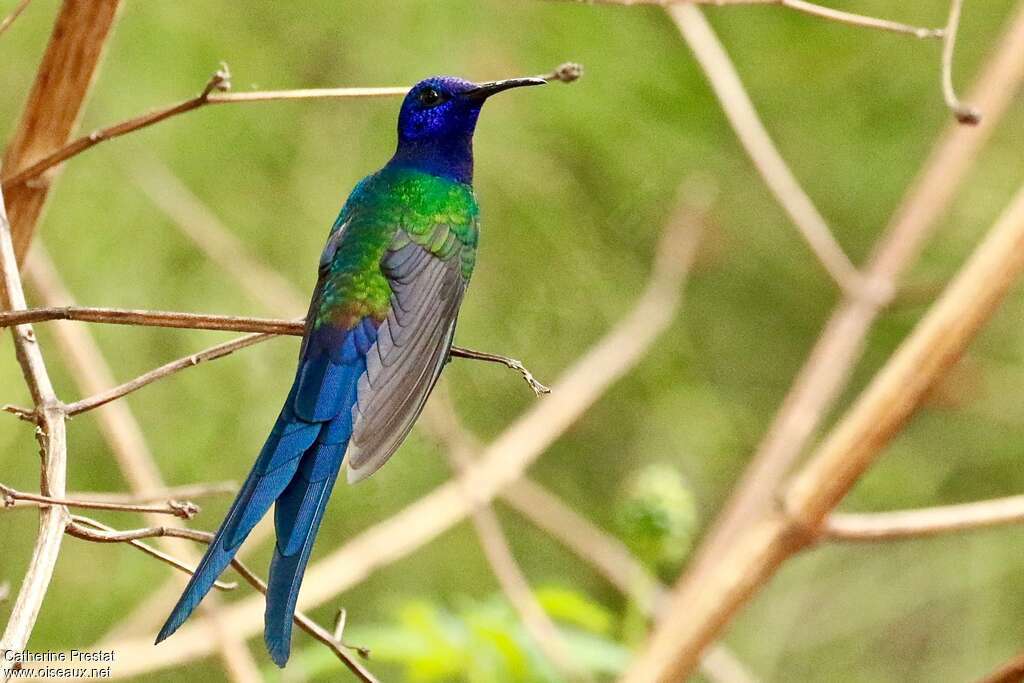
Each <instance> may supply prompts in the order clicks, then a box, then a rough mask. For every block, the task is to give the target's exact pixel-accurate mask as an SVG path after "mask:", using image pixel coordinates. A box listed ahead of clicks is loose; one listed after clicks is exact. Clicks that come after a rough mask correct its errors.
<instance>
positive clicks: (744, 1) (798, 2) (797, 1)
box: [577, 0, 943, 38]
mask: <svg viewBox="0 0 1024 683" xmlns="http://www.w3.org/2000/svg"><path fill="white" fill-rule="evenodd" d="M577 1H578V2H591V3H597V4H602V5H659V6H661V7H670V6H673V5H715V6H722V5H780V6H782V7H785V8H787V9H791V10H794V11H797V12H803V13H804V14H810V15H812V16H815V17H818V18H821V19H828V20H829V21H836V22H839V23H841V24H849V25H850V26H860V27H862V28H873V29H878V30H880V31H891V32H893V33H902V34H905V35H911V36H914V37H915V38H941V37H942V34H943V30H942V29H941V28H923V27H920V26H911V25H909V24H904V23H901V22H898V21H890V20H889V19H879V18H877V17H869V16H865V15H863V14H853V13H852V12H843V11H842V10H837V9H832V8H831V7H823V6H822V5H816V4H814V3H813V2H805V1H804V0H577Z"/></svg>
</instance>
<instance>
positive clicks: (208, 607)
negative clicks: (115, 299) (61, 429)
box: [27, 240, 259, 683]
mask: <svg viewBox="0 0 1024 683" xmlns="http://www.w3.org/2000/svg"><path fill="white" fill-rule="evenodd" d="M27 274H28V277H29V280H30V281H31V283H32V285H33V286H34V288H35V290H36V292H37V293H38V295H39V296H40V297H41V298H42V300H43V302H44V303H46V304H48V305H56V304H68V303H73V299H72V296H71V293H70V292H69V291H68V290H67V288H66V287H65V286H64V283H63V282H62V281H61V278H60V275H59V274H58V272H57V269H56V267H55V266H54V265H53V263H52V262H51V261H50V258H49V255H48V254H47V252H46V249H45V248H44V246H43V245H42V244H41V243H40V242H39V241H38V240H37V242H36V244H35V247H34V248H33V251H32V256H31V258H30V259H29V261H28V268H27ZM54 336H55V339H56V341H57V344H58V345H59V347H60V350H61V352H62V355H63V357H64V358H65V359H66V363H67V367H68V371H69V372H70V374H71V376H72V378H73V379H74V381H75V384H76V385H77V386H78V388H79V390H80V391H82V392H83V393H87V394H91V393H94V392H97V391H102V390H103V389H105V388H106V387H109V386H110V385H112V384H113V383H114V376H113V372H112V371H111V369H110V364H109V363H108V362H107V360H106V358H105V357H104V356H103V352H102V351H101V350H100V348H99V345H98V344H97V343H96V340H95V339H94V338H93V336H92V334H91V333H90V331H89V330H88V329H86V328H82V327H73V326H68V325H63V326H60V327H59V328H58V329H56V330H55V331H54ZM65 413H67V408H66V407H65ZM96 418H97V420H98V422H99V428H100V432H101V433H102V434H103V437H104V439H105V440H106V442H107V443H108V444H109V446H110V449H111V452H112V453H113V454H114V457H115V459H116V460H117V463H118V466H119V468H120V469H121V471H122V472H123V473H124V476H125V479H126V480H127V481H128V484H129V486H130V487H131V489H132V491H134V492H142V491H152V490H155V489H159V488H164V487H165V484H164V480H163V476H162V475H161V473H160V469H159V467H158V466H157V463H156V458H155V457H154V455H153V452H152V449H151V448H150V447H149V444H148V442H147V441H146V437H145V435H144V434H143V432H142V427H141V425H140V424H139V421H138V420H137V419H136V418H135V414H134V412H133V411H132V409H131V407H130V406H129V405H128V404H127V403H125V402H121V403H116V404H112V405H108V406H105V407H104V408H103V409H101V410H99V411H98V412H97V413H96ZM147 523H149V524H152V525H158V524H161V519H160V518H159V517H158V516H147ZM159 543H160V545H161V547H162V548H163V550H165V551H166V552H167V553H168V555H174V556H176V557H181V558H183V559H184V560H186V561H190V562H196V561H198V558H197V557H196V554H195V548H194V547H193V546H191V545H190V544H188V543H184V542H183V541H180V540H176V539H173V538H165V539H161V541H159ZM154 552H156V551H154ZM216 610H217V600H216V599H214V600H211V601H209V602H207V603H204V605H203V606H202V608H201V614H202V615H203V616H204V617H206V618H207V620H208V622H209V623H210V624H211V626H212V632H213V637H214V640H215V641H216V642H217V643H218V645H219V649H220V655H221V659H222V661H223V662H224V665H225V669H226V672H227V674H228V676H229V677H230V679H231V680H233V681H237V682H238V683H245V682H247V681H254V680H259V667H258V666H257V665H256V662H255V660H254V659H253V657H252V655H251V653H250V652H249V650H248V649H247V648H246V646H245V643H244V642H243V641H241V640H239V639H238V638H236V637H235V636H234V634H232V633H230V632H227V631H224V630H223V629H221V628H220V627H219V625H218V621H217V616H216Z"/></svg>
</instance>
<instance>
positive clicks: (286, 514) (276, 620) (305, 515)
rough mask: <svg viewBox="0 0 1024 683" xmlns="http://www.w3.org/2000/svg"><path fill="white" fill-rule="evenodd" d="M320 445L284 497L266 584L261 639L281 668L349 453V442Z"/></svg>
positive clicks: (278, 511) (305, 460)
mask: <svg viewBox="0 0 1024 683" xmlns="http://www.w3.org/2000/svg"><path fill="white" fill-rule="evenodd" d="M328 431H329V430H325V433H326V432H328ZM319 441H320V440H318V443H317V444H315V445H314V447H313V448H311V449H310V450H309V451H308V452H307V453H306V454H305V455H304V456H302V464H301V465H300V466H299V471H298V474H297V475H296V476H295V478H294V479H292V481H291V483H290V484H289V485H288V487H287V488H286V489H285V490H284V492H283V493H282V494H281V497H280V498H279V499H278V501H277V506H276V508H275V512H274V523H275V525H276V527H277V547H276V548H275V549H274V559H273V560H272V561H271V563H270V576H269V578H268V579H267V610H266V615H265V618H264V630H263V638H264V640H265V641H266V644H267V650H268V651H269V652H270V656H271V658H273V660H274V662H275V663H276V664H277V665H278V666H280V667H283V666H284V665H285V663H286V662H287V661H288V655H289V653H290V651H291V641H292V615H293V614H294V613H295V602H296V600H297V599H298V596H299V586H300V585H301V584H302V575H303V573H304V572H305V570H306V563H307V562H308V561H309V553H310V551H311V550H312V548H313V541H314V540H315V539H316V534H317V531H318V530H319V528H320V521H321V520H322V519H323V515H324V510H325V509H326V507H327V501H328V499H329V498H330V496H331V489H332V488H334V482H335V480H336V479H337V477H338V472H339V470H340V468H341V461H342V458H343V457H344V454H345V446H346V443H345V442H343V443H335V444H330V443H320V442H319Z"/></svg>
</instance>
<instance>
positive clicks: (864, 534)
mask: <svg viewBox="0 0 1024 683" xmlns="http://www.w3.org/2000/svg"><path fill="white" fill-rule="evenodd" d="M1021 522H1024V495H1021V496H1011V497H1009V498H997V499H995V500H984V501H978V502H975V503H963V504H961V505H943V506H940V507H932V508H924V509H921V510H901V511H899V512H875V513H857V514H854V513H848V512H847V513H838V512H834V513H832V514H831V515H829V516H828V517H827V518H826V519H825V523H824V525H823V526H822V528H821V537H822V539H823V540H826V541H841V542H861V541H894V540H902V539H906V538H921V537H925V536H937V535H940V534H949V533H956V532H961V531H971V530H974V529H987V528H988V527H993V526H1001V525H1005V524H1019V523H1021Z"/></svg>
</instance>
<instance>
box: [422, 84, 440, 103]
mask: <svg viewBox="0 0 1024 683" xmlns="http://www.w3.org/2000/svg"><path fill="white" fill-rule="evenodd" d="M443 101H444V97H442V96H441V93H439V92H437V91H436V90H434V89H433V88H427V89H425V90H423V91H422V92H420V104H422V105H423V106H425V107H433V106H436V105H438V104H441V102H443Z"/></svg>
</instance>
